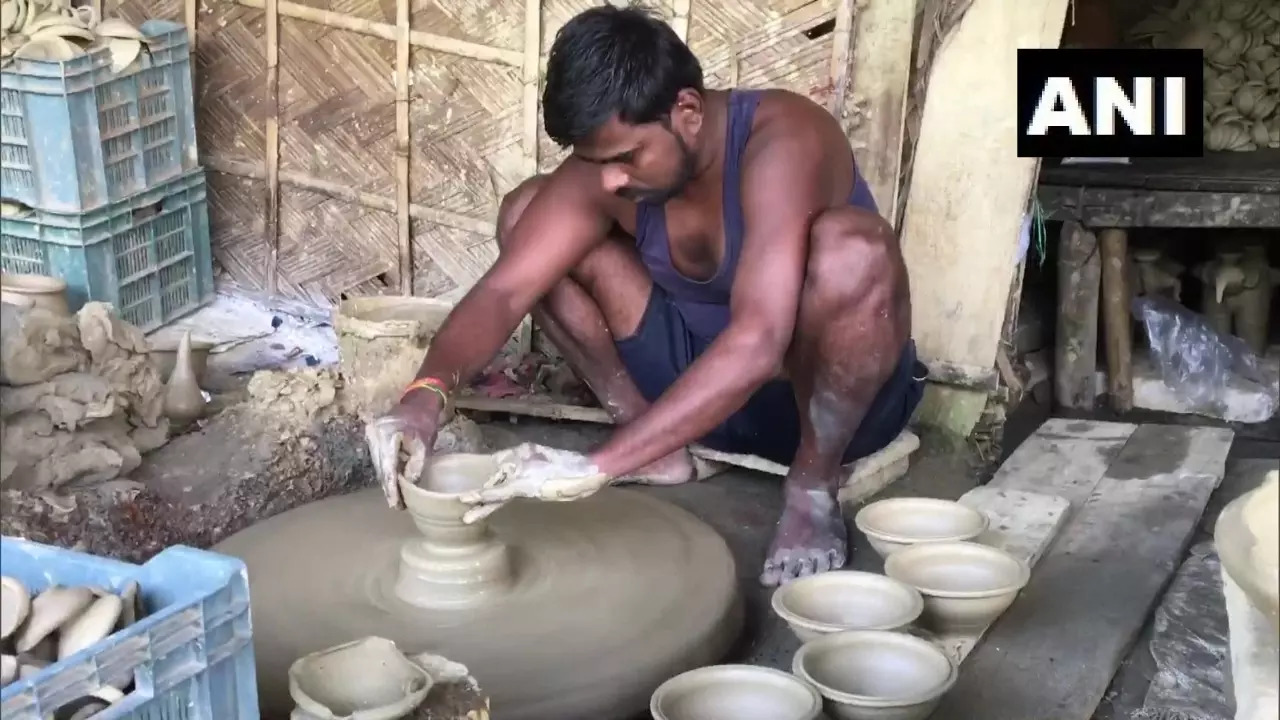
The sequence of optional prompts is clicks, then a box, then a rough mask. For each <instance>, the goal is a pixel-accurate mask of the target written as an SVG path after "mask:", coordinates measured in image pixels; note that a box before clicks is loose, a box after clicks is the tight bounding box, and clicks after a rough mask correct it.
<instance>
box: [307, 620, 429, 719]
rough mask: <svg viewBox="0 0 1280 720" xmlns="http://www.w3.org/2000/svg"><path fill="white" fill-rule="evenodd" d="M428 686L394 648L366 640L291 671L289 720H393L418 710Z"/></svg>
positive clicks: (313, 655)
mask: <svg viewBox="0 0 1280 720" xmlns="http://www.w3.org/2000/svg"><path fill="white" fill-rule="evenodd" d="M431 684H432V680H431V676H430V675H429V674H427V671H426V670H424V669H422V667H420V666H419V665H418V664H417V663H414V662H413V661H412V660H410V659H409V658H407V657H405V655H404V653H402V652H400V649H399V648H397V647H396V644H395V643H394V642H392V641H390V640H387V639H385V638H380V637H366V638H363V639H361V640H356V641H354V642H349V643H346V644H343V645H338V646H337V647H332V648H329V649H328V650H321V651H320V652H315V653H311V654H310V655H306V656H304V657H302V658H299V659H298V660H296V661H295V662H294V663H293V665H291V666H290V667H289V696H290V697H292V698H293V702H294V705H295V708H294V711H293V713H292V714H291V715H290V720H397V719H398V718H403V717H406V716H408V715H409V714H411V713H412V712H413V711H414V710H416V709H417V707H418V706H419V705H421V704H422V701H423V699H424V698H426V696H427V691H429V690H430V689H431Z"/></svg>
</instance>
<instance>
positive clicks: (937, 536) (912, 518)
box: [853, 497, 987, 558]
mask: <svg viewBox="0 0 1280 720" xmlns="http://www.w3.org/2000/svg"><path fill="white" fill-rule="evenodd" d="M853 523H854V525H855V526H857V528H858V529H859V530H861V531H862V533H863V534H864V535H866V536H867V540H868V541H869V542H870V543H871V547H873V548H875V551H876V552H878V553H880V556H881V557H884V558H887V557H889V556H890V555H892V554H894V553H896V552H898V551H900V550H902V549H904V548H907V547H910V546H912V545H917V544H920V543H938V542H958V541H963V540H972V539H973V538H976V537H978V536H979V535H981V534H982V533H983V532H984V531H986V529H987V516H986V515H984V514H982V513H981V512H979V511H977V510H974V509H973V508H971V507H969V506H967V505H963V504H961V503H958V502H954V501H951V500H940V499H937V498H914V497H904V498H889V499H887V500H879V501H876V502H873V503H871V504H869V505H867V506H865V507H863V508H862V509H861V510H859V511H858V514H857V515H855V516H854V518H853Z"/></svg>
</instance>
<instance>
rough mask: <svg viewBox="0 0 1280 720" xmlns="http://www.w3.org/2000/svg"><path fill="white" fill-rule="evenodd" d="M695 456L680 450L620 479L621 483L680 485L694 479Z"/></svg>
mask: <svg viewBox="0 0 1280 720" xmlns="http://www.w3.org/2000/svg"><path fill="white" fill-rule="evenodd" d="M695 474H696V473H695V471H694V466H693V456H691V455H690V454H689V451H688V450H686V449H684V448H680V449H679V450H677V451H675V452H673V453H671V454H670V455H668V456H666V457H664V458H662V459H661V460H658V461H656V462H651V463H649V464H648V465H645V466H644V467H642V468H640V469H639V470H636V471H635V472H633V473H628V474H627V475H626V476H625V477H622V478H619V479H618V482H619V483H639V484H641V485H680V484H683V483H687V482H689V481H691V480H693V479H694V476H695Z"/></svg>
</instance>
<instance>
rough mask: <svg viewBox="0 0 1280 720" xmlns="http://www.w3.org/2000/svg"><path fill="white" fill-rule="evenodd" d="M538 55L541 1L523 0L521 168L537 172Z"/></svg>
mask: <svg viewBox="0 0 1280 720" xmlns="http://www.w3.org/2000/svg"><path fill="white" fill-rule="evenodd" d="M541 56H542V0H524V53H523V60H522V65H521V79H522V80H523V81H524V97H523V111H524V118H523V119H524V133H523V138H522V142H523V145H524V159H525V171H526V173H527V174H529V175H534V174H536V173H537V172H538V75H539V72H540V71H541V64H540V63H539V58H541Z"/></svg>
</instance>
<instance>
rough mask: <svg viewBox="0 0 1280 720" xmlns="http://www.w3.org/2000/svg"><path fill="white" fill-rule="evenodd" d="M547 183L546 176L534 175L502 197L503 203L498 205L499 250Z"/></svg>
mask: <svg viewBox="0 0 1280 720" xmlns="http://www.w3.org/2000/svg"><path fill="white" fill-rule="evenodd" d="M545 182H546V176H545V175H534V176H533V177H530V178H527V179H525V180H524V181H523V182H521V183H520V184H519V185H517V186H515V188H514V189H512V190H511V192H509V193H507V194H506V195H503V196H502V202H500V203H498V248H499V249H501V248H502V247H503V244H504V243H505V242H506V239H507V237H508V236H510V234H511V228H513V227H515V226H516V221H518V220H519V219H520V215H521V214H522V213H524V210H525V208H527V207H529V203H531V202H533V197H534V196H535V195H537V194H538V191H539V190H541V189H542V185H543V183H545Z"/></svg>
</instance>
